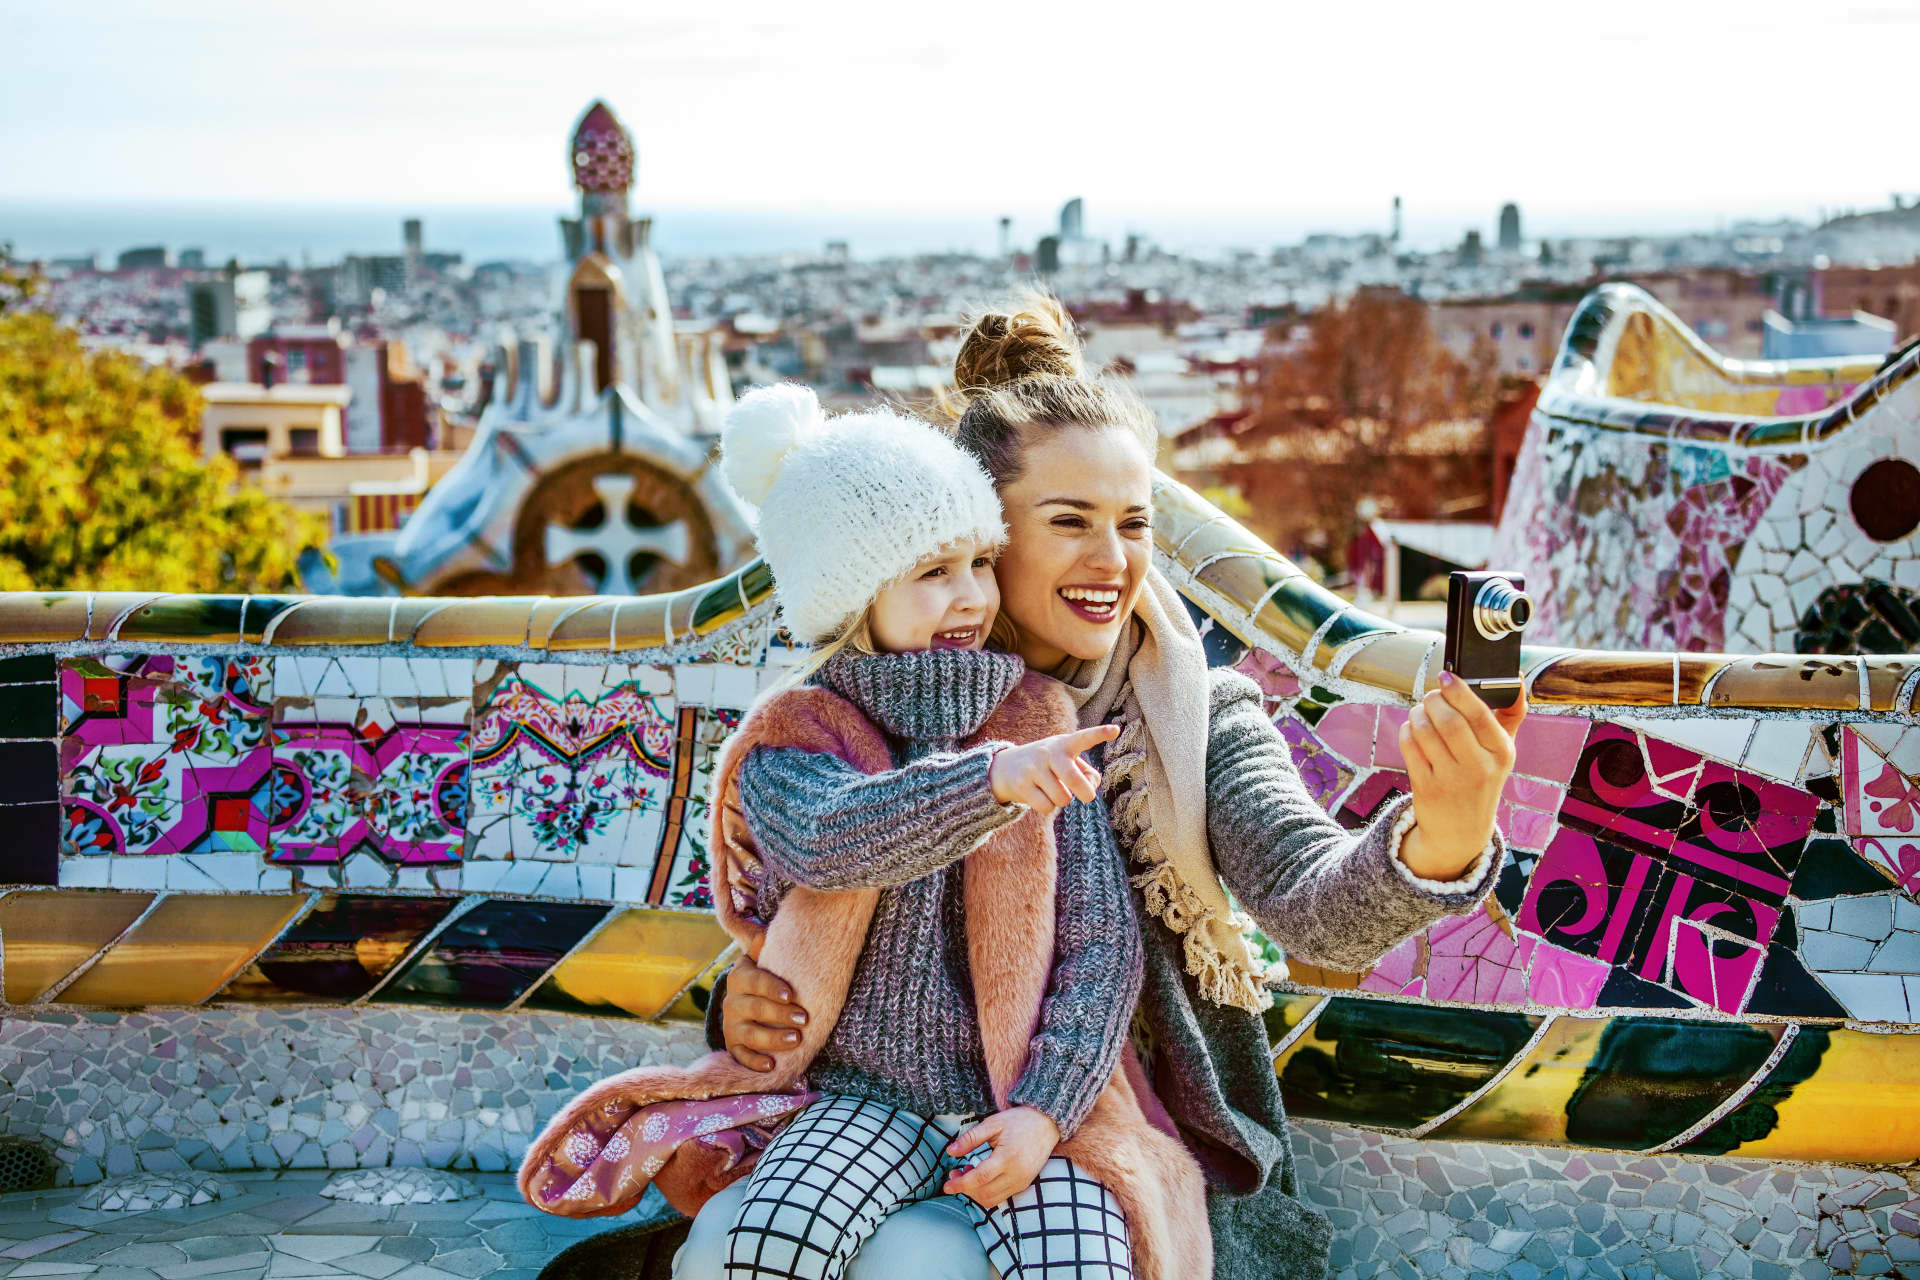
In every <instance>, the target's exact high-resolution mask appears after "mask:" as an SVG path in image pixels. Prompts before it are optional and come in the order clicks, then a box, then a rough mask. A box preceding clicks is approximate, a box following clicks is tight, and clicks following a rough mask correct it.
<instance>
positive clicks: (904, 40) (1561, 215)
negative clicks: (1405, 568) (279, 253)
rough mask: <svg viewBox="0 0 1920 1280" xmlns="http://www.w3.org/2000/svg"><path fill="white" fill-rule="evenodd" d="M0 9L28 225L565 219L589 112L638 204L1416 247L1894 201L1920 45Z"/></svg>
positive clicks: (1503, 8)
mask: <svg viewBox="0 0 1920 1280" xmlns="http://www.w3.org/2000/svg"><path fill="white" fill-rule="evenodd" d="M10 9H11V10H12V11H11V13H10V14H9V22H10V24H11V25H12V26H13V27H14V28H15V29H16V31H18V32H19V33H20V34H21V35H22V36H23V47H27V46H31V47H35V48H40V49H44V50H57V51H59V55H60V56H58V57H47V58H42V59H35V60H32V61H31V62H30V63H28V64H26V65H23V66H21V67H19V68H17V69H16V70H15V72H14V73H13V74H11V75H10V76H9V77H8V79H7V81H6V82H5V83H4V84H0V119H5V120H7V121H8V122H9V123H10V124H13V125H19V124H23V123H24V124H27V125H29V126H30V127H25V128H20V127H13V128H9V129H7V130H4V131H0V173H5V174H7V175H8V177H7V179H6V182H5V184H4V186H3V187H0V200H5V201H9V202H14V203H20V202H32V203H38V204H43V205H44V204H49V203H52V204H62V203H64V204H69V205H76V206H85V205H88V204H93V203H99V202H109V201H121V202H132V203H149V204H169V203H179V202H182V201H193V202H196V203H207V204H244V205H250V206H257V205H266V204H275V203H307V204H309V205H311V206H328V207H331V206H367V205H381V206H390V205H391V206H397V205H404V204H419V205H422V206H424V207H426V208H427V209H428V210H429V211H430V210H431V209H432V208H434V207H446V206H453V205H470V206H521V207H533V208H542V207H547V206H549V205H552V206H554V207H558V206H559V205H560V203H561V202H562V201H563V200H564V192H565V190H566V175H565V159H566V157H565V155H564V154H563V153H562V151H561V149H560V148H557V147H556V146H555V143H554V137H555V132H556V130H557V129H559V128H562V127H564V125H565V123H566V122H569V121H571V120H572V119H573V118H574V117H575V116H577V114H578V112H579V111H580V110H581V109H582V107H583V106H584V104H585V103H586V102H587V101H589V100H590V99H591V98H593V97H595V96H604V97H606V98H607V99H608V101H609V102H611V103H612V104H613V106H614V107H615V108H616V110H618V111H619V112H620V113H621V115H622V118H623V119H625V120H627V121H628V123H629V125H630V126H631V127H632V128H633V130H634V132H635V134H636V139H637V143H638V146H639V151H640V164H639V185H638V189H637V191H636V202H637V203H638V204H639V205H641V206H643V207H674V208H686V209H712V210H719V211H731V212H744V211H750V210H753V209H756V208H778V209H782V210H789V211H798V212H800V213H804V214H817V215H819V216H823V217H825V216H832V215H834V214H837V213H852V212H857V211H872V210H876V209H884V210H886V211H888V212H889V213H890V214H893V215H897V216H900V217H905V218H912V217H916V216H939V217H942V218H951V219H963V220H964V219H969V218H974V217H977V218H978V219H979V220H980V221H981V222H982V223H983V224H985V225H986V227H987V228H988V230H987V231H986V232H983V234H990V228H991V224H990V220H991V219H992V218H993V217H994V216H995V215H997V214H999V213H1002V212H1010V213H1015V214H1016V215H1019V216H1020V217H1021V219H1022V221H1031V222H1034V223H1037V222H1038V220H1039V219H1040V217H1041V216H1042V211H1043V210H1048V209H1055V208H1057V207H1058V205H1059V203H1060V202H1061V201H1064V200H1065V199H1067V198H1068V197H1070V196H1073V195H1080V196H1084V197H1085V198H1086V200H1087V205H1088V210H1089V229H1090V230H1094V231H1097V232H1098V233H1100V234H1104V235H1117V234H1121V233H1123V232H1124V231H1126V230H1131V229H1136V228H1138V229H1149V228H1146V227H1145V226H1143V225H1142V224H1145V223H1148V222H1150V221H1151V220H1153V219H1155V218H1163V219H1166V220H1169V221H1175V222H1179V221H1186V222H1191V221H1193V220H1194V219H1195V218H1196V217H1201V218H1204V217H1218V218H1221V219H1224V220H1227V221H1236V222H1247V221H1251V220H1258V219H1260V218H1262V217H1273V218H1276V219H1279V220H1281V221H1283V222H1284V223H1285V224H1286V226H1287V227H1288V229H1290V230H1295V229H1309V228H1315V227H1317V228H1319V229H1326V230H1333V231H1352V230H1365V229H1373V228H1375V227H1377V226H1379V225H1382V224H1384V221H1385V211H1386V209H1387V206H1388V202H1389V201H1390V200H1391V198H1392V196H1393V195H1395V194H1404V195H1406V196H1407V197H1408V209H1409V230H1410V234H1411V235H1412V236H1413V238H1416V239H1417V238H1418V236H1417V232H1418V229H1419V227H1420V226H1421V225H1422V224H1421V221H1420V220H1422V219H1429V220H1433V221H1440V222H1450V223H1459V222H1461V221H1462V220H1466V219H1470V220H1471V223H1472V224H1473V225H1481V224H1486V225H1489V226H1490V225H1491V222H1492V219H1493V216H1494V213H1495V211H1496V210H1497V208H1498V206H1499V204H1500V203H1501V202H1503V201H1506V200H1516V201H1518V202H1519V203H1520V204H1521V206H1522V208H1523V210H1525V212H1526V214H1527V217H1528V220H1529V223H1530V226H1529V231H1530V232H1531V231H1533V230H1534V229H1535V228H1539V229H1540V230H1542V231H1546V232H1547V233H1549V234H1599V233H1605V232H1606V231H1607V230H1614V231H1619V230H1627V229H1630V226H1631V224H1634V223H1635V222H1652V223H1655V224H1657V225H1655V227H1654V229H1658V230H1678V229H1682V228H1683V227H1688V226H1692V227H1698V228H1700V229H1711V228H1712V227H1713V226H1714V225H1716V224H1719V223H1724V222H1726V221H1728V220H1730V219H1734V218H1741V217H1759V218H1765V217H1771V216H1794V217H1801V218H1812V217H1814V216H1816V215H1817V213H1818V212H1819V211H1820V210H1821V209H1822V208H1827V209H1832V208H1836V207H1845V206H1859V207H1875V206H1878V205H1882V204H1884V203H1885V202H1886V200H1887V196H1888V192H1889V190H1890V189H1899V187H1898V183H1899V181H1900V179H1901V177H1902V176H1903V175H1902V174H1899V173H1894V172H1888V173H1886V174H1884V175H1883V174H1882V173H1881V172H1879V171H1878V170H1879V169H1881V168H1888V166H1883V165H1877V164H1876V161H1877V159H1878V157H1879V155H1880V153H1881V152H1882V151H1883V150H1884V144H1883V143H1881V142H1880V141H1879V140H1878V137H1879V135H1878V134H1877V132H1876V131H1875V130H1873V129H1870V128H1869V129H1863V128H1861V127H1860V126H1859V123H1858V122H1859V121H1862V120H1868V121H1872V120H1886V121H1888V122H1889V123H1891V122H1892V121H1894V120H1897V119H1898V105H1899V104H1898V100H1897V97H1896V95H1897V94H1898V92H1899V91H1898V88H1897V86H1898V85H1899V84H1901V83H1902V80H1901V78H1900V76H1899V71H1900V70H1901V68H1900V66H1899V62H1898V59H1899V57H1900V53H1901V50H1902V49H1904V48H1905V47H1907V45H1908V42H1907V41H1903V40H1901V39H1900V38H1899V37H1900V36H1902V35H1911V34H1912V33H1913V32H1914V31H1915V30H1917V29H1920V13H1908V12H1903V11H1899V10H1895V9H1893V8H1891V7H1887V6H1880V7H1874V6H1870V5H1855V6H1850V7H1843V8H1838V9H1836V10H1835V11H1833V12H1830V13H1829V12H1818V13H1808V12H1806V11H1804V9H1801V8H1797V7H1795V6H1790V5H1786V4H1782V3H1757V4H1756V3H1749V4H1744V5H1738V6H1733V5H1724V4H1717V3H1716V4H1710V5H1709V4H1702V5H1690V6H1665V7H1662V6H1660V5H1657V4H1651V3H1647V2H1646V0H1632V2H1629V3H1624V4H1620V5H1616V6H1613V7H1612V8H1611V9H1609V11H1608V14H1607V17H1606V20H1605V21H1604V22H1602V21H1601V20H1598V19H1595V18H1593V17H1591V16H1588V15H1583V16H1580V17H1568V16H1566V15H1559V14H1555V13H1542V12H1541V11H1539V10H1538V9H1537V8H1536V7H1533V6H1522V5H1515V4H1508V3H1504V0H1503V2H1501V3H1490V4H1483V5H1480V6H1478V7H1477V8H1476V9H1475V10H1474V11H1472V12H1470V13H1462V12H1460V11H1459V10H1457V9H1456V10H1448V11H1445V12H1444V13H1442V12H1438V11H1433V10H1431V9H1426V8H1407V9H1405V10H1404V11H1403V12H1398V13H1397V14H1394V15H1392V16H1391V21H1390V22H1389V23H1388V24H1387V30H1388V31H1389V32H1390V34H1387V35H1382V34H1381V29H1382V21H1381V16H1380V14H1379V12H1378V11H1369V13H1368V14H1366V15H1348V14H1342V13H1286V14H1274V13H1269V12H1263V11H1249V12H1246V13H1243V14H1234V15H1226V16H1215V17H1213V18H1211V19H1210V21H1209V22H1208V23H1206V24H1204V25H1196V26H1193V27H1188V28H1182V29H1176V30H1170V31H1169V30H1162V29H1160V28H1157V27H1141V26H1124V27H1122V26H1115V25H1111V24H1109V25H1104V26H1093V25H1090V24H1087V23H1085V22H1084V21H1081V20H1079V19H1076V18H1074V17H1073V16H1071V15H1063V14H1059V13H1055V12H1051V11H1047V12H1034V11H1030V10H1013V9H1005V10H1003V9H998V8H995V7H993V6H981V5H975V6H971V7H970V10H969V11H968V12H970V13H971V14H973V15H975V16H976V20H974V21H972V22H968V21H964V20H961V18H962V16H963V11H959V10H956V11H954V12H953V13H950V14H948V15H945V16H944V17H942V18H941V19H940V20H939V21H933V20H928V21H927V22H925V23H924V24H921V25H919V26H904V25H902V24H900V23H899V22H898V21H897V20H895V21H889V20H888V19H887V18H886V17H884V16H883V15H887V14H889V13H890V12H891V11H889V10H883V9H877V8H871V7H867V6H862V5H842V6H838V7H837V8H835V9H833V10H832V11H830V12H825V13H823V12H820V11H817V10H816V11H810V13H809V16H808V17H807V19H805V20H796V19H793V18H792V17H791V16H789V15H790V14H791V10H786V11H781V10H776V9H772V8H770V7H764V6H761V5H759V4H757V3H749V4H746V5H744V6H734V7H731V8H730V9H729V11H728V12H727V14H725V15H723V16H721V17H714V18H709V17H704V16H696V17H687V18H682V17H675V18H673V19H672V20H671V21H663V20H661V19H658V18H650V17H647V16H644V15H639V16H636V15H634V14H633V13H632V12H631V11H626V12H622V11H621V9H620V8H618V7H614V6H608V5H595V4H581V5H576V6H573V7H571V8H569V9H568V10H567V11H566V12H565V13H564V14H563V15H561V16H558V17H555V18H550V19H542V20H540V21H537V22H536V21H532V20H530V19H528V18H527V17H526V15H525V11H524V10H523V9H522V8H520V7H519V6H512V5H506V4H478V5H470V6H463V7H462V8H461V10H460V11H459V12H458V14H457V15H455V14H453V13H450V12H449V11H445V10H428V9H426V8H424V7H421V6H416V7H414V8H412V9H409V10H404V11H400V12H397V13H390V12H388V11H387V10H386V9H385V8H384V7H376V6H372V5H370V4H368V3H366V2H365V0H342V2H341V3H338V4H335V5H332V6H329V7H328V8H327V9H326V10H325V11H324V12H322V11H315V10H301V11H298V12H295V13H287V12H281V11H276V10H273V9H263V8H261V7H257V6H254V7H248V8H245V9H242V8H241V7H240V6H238V5H237V4H233V3H229V2H227V0H201V2H200V3H198V4H192V5H185V6H169V7H168V8H167V9H165V10H160V9H158V8H157V7H155V6H151V5H146V4H139V3H131V2H128V3H121V4H118V5H110V6H109V7H108V11H107V12H108V20H107V21H105V22H103V23H99V22H97V20H93V21H90V20H88V19H87V18H84V17H83V16H81V15H80V14H78V13H77V12H73V11H69V10H65V9H61V8H58V7H30V6H26V5H23V4H16V5H12V6H10ZM757 14H765V15H766V18H765V20H755V18H754V15H757ZM376 15H377V20H376ZM1442 27H1444V29H1445V34H1446V35H1448V36H1449V37H1452V38H1451V39H1450V40H1449V41H1447V42H1446V46H1445V47H1449V48H1451V49H1453V50H1455V51H1454V52H1452V53H1451V54H1450V55H1449V56H1448V57H1447V58H1446V59H1444V60H1441V59H1438V58H1436V57H1434V56H1433V55H1432V53H1431V50H1432V49H1433V48H1438V47H1442V44H1441V43H1439V42H1438V40H1437V37H1438V36H1439V35H1440V34H1442V32H1441V30H1440V29H1441V28H1442ZM1229 34H1231V35H1232V38H1231V39H1223V38H1222V37H1223V36H1226V35H1229ZM1462 37H1465V38H1464V39H1463V38H1462ZM1783 49H1795V50H1802V49H1811V50H1816V51H1818V50H1825V51H1829V52H1830V53H1831V54H1832V55H1833V56H1834V57H1836V58H1841V57H1844V59H1845V62H1846V65H1847V67H1848V79H1847V89H1848V96H1847V97H1845V98H1844V99H1841V98H1836V97H1834V96H1832V95H1822V96H1820V97H1818V98H1808V97H1799V98H1796V97H1790V96H1787V95H1786V94H1785V93H1783V92H1782V91H1779V90H1776V89H1775V88H1774V87H1773V85H1772V83H1771V82H1770V80H1769V78H1768V76H1767V74H1766V68H1767V67H1769V66H1773V65H1777V64H1778V63H1779V61H1780V57H1781V51H1782V50H1783ZM1329 50H1331V51H1335V52H1336V56H1331V57H1329V56H1327V51H1329ZM847 68H853V69H854V71H853V73H852V74H849V73H847ZM1664 85H1671V86H1672V90H1671V92H1662V91H1661V90H1662V86H1664ZM289 86H293V91H292V92H289ZM1569 86H1572V87H1571V88H1570V87H1569ZM1648 138H1652V139H1655V140H1656V141H1655V142H1654V143H1653V144H1648V143H1645V142H1642V141H1640V140H1642V139H1648ZM1142 156H1146V157H1149V158H1150V159H1149V161H1148V162H1147V163H1144V164H1143V163H1142V162H1141V161H1140V157H1142ZM81 158H83V159H84V163H77V162H76V160H77V159H81ZM1103 211H1105V213H1106V214H1107V217H1103V216H1102V213H1103ZM1108 218H1121V219H1125V220H1126V223H1125V225H1120V224H1116V223H1115V222H1112V221H1109V220H1108ZM1556 224H1557V225H1558V226H1559V227H1561V228H1564V229H1556ZM98 247H100V248H102V249H105V248H107V246H104V245H103V246H98ZM929 247H939V246H937V245H934V246H929Z"/></svg>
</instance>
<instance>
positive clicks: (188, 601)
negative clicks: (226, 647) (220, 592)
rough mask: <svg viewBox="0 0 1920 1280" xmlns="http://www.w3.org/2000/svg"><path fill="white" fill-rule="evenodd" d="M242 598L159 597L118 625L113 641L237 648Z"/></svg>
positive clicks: (244, 601) (243, 597)
mask: <svg viewBox="0 0 1920 1280" xmlns="http://www.w3.org/2000/svg"><path fill="white" fill-rule="evenodd" d="M246 599H247V598H246V597H245V596H161V597H160V598H159V599H158V600H154V601H152V602H150V603H148V604H144V605H141V606H140V607H139V608H138V609H135V610H134V611H133V612H131V613H129V614H128V615H127V616H126V617H125V618H123V619H121V621H120V629H119V631H118V633H117V634H116V635H115V637H114V638H115V639H117V640H135V641H141V642H144V643H148V644H156V643H162V642H168V641H178V642H185V643H188V644H237V643H238V642H239V640H240V615H241V611H242V610H243V609H244V608H245V605H246Z"/></svg>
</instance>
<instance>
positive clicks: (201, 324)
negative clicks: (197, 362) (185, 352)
mask: <svg viewBox="0 0 1920 1280" xmlns="http://www.w3.org/2000/svg"><path fill="white" fill-rule="evenodd" d="M186 290H187V345H188V346H189V347H191V348H192V349H193V350H195V351H199V350H201V349H202V348H204V347H205V346H206V345H207V344H208V343H209V342H212V341H214V340H215V339H219V338H233V339H238V340H239V341H241V342H245V341H248V340H249V339H252V338H255V337H257V336H259V335H260V334H262V333H265V332H266V330H267V327H268V326H269V325H271V324H272V323H273V302H272V297H271V293H270V290H271V281H270V280H269V279H268V277H267V273H266V272H264V271H236V272H232V273H223V274H221V275H219V276H216V277H215V278H213V279H211V280H189V281H188V282H187V285H186Z"/></svg>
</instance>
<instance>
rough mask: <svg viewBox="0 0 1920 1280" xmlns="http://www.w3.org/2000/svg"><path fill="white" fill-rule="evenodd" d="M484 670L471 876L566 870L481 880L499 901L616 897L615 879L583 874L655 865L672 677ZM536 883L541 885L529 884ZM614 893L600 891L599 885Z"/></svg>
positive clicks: (667, 765) (529, 666)
mask: <svg viewBox="0 0 1920 1280" xmlns="http://www.w3.org/2000/svg"><path fill="white" fill-rule="evenodd" d="M490 668H493V664H483V669H482V671H481V673H480V689H481V690H482V693H481V694H480V695H478V700H477V706H476V712H475V729H474V736H473V811H472V816H471V819H470V821H471V831H472V839H471V842H470V846H469V849H468V860H469V867H468V870H469V872H474V871H476V869H477V868H478V867H479V864H481V863H489V862H492V863H497V862H508V861H511V862H527V863H534V862H545V863H562V864H567V867H566V869H565V870H559V869H557V868H556V869H550V870H548V871H543V872H538V873H536V872H534V871H533V870H532V869H531V868H527V869H521V870H518V871H514V872H511V873H509V872H508V871H507V870H506V869H503V868H498V867H495V868H491V869H485V870H479V871H478V878H476V876H474V875H471V874H470V875H469V876H467V877H466V878H465V879H463V885H464V886H467V887H475V886H477V885H479V884H480V883H481V881H482V880H483V879H491V878H498V877H506V878H504V879H499V880H498V882H497V883H495V884H494V885H492V886H491V887H494V888H497V889H498V890H499V891H502V892H523V893H539V894H543V895H545V894H557V895H560V896H569V897H578V896H582V895H585V896H611V883H612V876H611V873H607V874H605V875H602V874H601V873H598V872H595V873H591V875H590V876H589V878H590V879H591V880H592V882H593V883H592V884H591V885H589V884H587V883H585V882H583V880H582V878H581V874H580V872H577V871H575V870H574V868H576V867H578V868H580V870H581V871H585V870H586V869H587V868H590V867H605V868H622V869H625V868H646V869H651V868H652V867H653V866H654V863H655V857H656V853H657V851H658V846H659V842H660V833H661V827H662V824H663V821H664V810H665V808H666V803H667V800H668V797H669V793H670V790H671V779H672V774H673V763H674V746H675V736H676V733H675V719H676V717H675V699H674V681H673V671H672V669H671V668H665V667H654V666H646V665H638V666H626V665H616V666H608V667H591V666H573V665H562V664H557V663H507V664H501V665H499V666H498V667H497V669H490ZM536 874H537V876H538V878H537V880H536V879H534V878H532V877H534V876H535V875H536ZM602 879H604V880H605V881H606V882H607V888H608V894H606V895H601V894H598V893H594V892H591V891H590V890H591V889H594V888H597V887H599V883H600V881H601V880H602Z"/></svg>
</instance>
